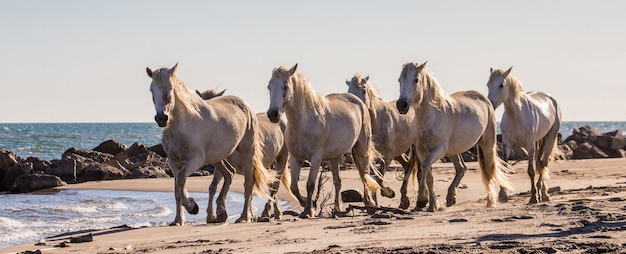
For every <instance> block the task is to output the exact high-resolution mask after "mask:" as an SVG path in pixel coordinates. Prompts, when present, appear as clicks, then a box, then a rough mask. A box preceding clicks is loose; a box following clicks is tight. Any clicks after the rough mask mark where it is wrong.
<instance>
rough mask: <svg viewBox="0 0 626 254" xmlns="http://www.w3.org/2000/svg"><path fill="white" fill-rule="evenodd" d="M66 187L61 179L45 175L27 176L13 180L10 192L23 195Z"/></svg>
mask: <svg viewBox="0 0 626 254" xmlns="http://www.w3.org/2000/svg"><path fill="white" fill-rule="evenodd" d="M63 185H66V183H65V182H63V180H61V178H59V177H57V176H53V175H46V174H27V175H21V176H19V177H17V179H15V182H14V183H13V186H12V187H11V192H14V193H25V192H32V191H37V190H43V189H48V188H54V187H58V186H63Z"/></svg>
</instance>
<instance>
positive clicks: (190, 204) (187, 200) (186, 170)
mask: <svg viewBox="0 0 626 254" xmlns="http://www.w3.org/2000/svg"><path fill="white" fill-rule="evenodd" d="M202 164H203V163H202V160H200V159H199V158H198V157H193V158H191V159H189V160H188V161H187V163H186V164H185V167H183V170H181V171H180V172H179V173H178V174H177V175H176V177H175V179H174V191H175V194H174V195H175V196H176V203H177V211H176V213H177V215H176V218H175V219H174V221H173V222H172V223H170V225H171V226H174V225H180V226H182V225H185V216H184V213H183V212H182V208H181V206H182V207H185V209H186V210H187V212H189V213H190V214H198V211H199V210H200V209H199V208H198V204H197V203H196V201H195V200H194V199H193V198H192V197H190V196H189V193H188V192H187V190H186V189H185V183H186V182H187V178H188V177H189V176H190V175H191V174H193V172H195V171H196V170H197V169H198V168H200V167H201V166H202ZM179 209H180V210H179Z"/></svg>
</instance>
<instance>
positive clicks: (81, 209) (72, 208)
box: [45, 205, 98, 213]
mask: <svg viewBox="0 0 626 254" xmlns="http://www.w3.org/2000/svg"><path fill="white" fill-rule="evenodd" d="M45 209H50V210H51V211H56V212H74V213H95V212H98V208H97V207H96V206H94V205H90V206H85V205H67V206H52V207H45Z"/></svg>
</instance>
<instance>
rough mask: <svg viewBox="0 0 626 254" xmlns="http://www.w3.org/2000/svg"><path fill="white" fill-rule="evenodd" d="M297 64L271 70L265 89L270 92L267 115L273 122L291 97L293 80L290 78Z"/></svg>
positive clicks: (277, 118)
mask: <svg viewBox="0 0 626 254" xmlns="http://www.w3.org/2000/svg"><path fill="white" fill-rule="evenodd" d="M297 68H298V64H295V65H294V66H293V67H291V68H289V69H288V68H287V67H286V66H281V67H278V68H276V69H274V70H273V71H272V78H271V79H270V81H269V83H268V85H267V89H268V90H269V92H270V107H269V109H268V110H267V117H268V118H269V119H270V121H271V122H273V123H278V122H279V121H280V117H281V116H282V114H283V112H284V110H285V106H286V104H287V103H289V102H290V101H291V99H292V98H293V81H294V79H293V78H292V77H293V76H294V74H295V73H296V69H297Z"/></svg>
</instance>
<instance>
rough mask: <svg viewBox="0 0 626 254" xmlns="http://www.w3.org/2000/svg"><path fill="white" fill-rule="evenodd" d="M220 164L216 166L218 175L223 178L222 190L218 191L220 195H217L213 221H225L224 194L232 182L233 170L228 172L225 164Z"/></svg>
mask: <svg viewBox="0 0 626 254" xmlns="http://www.w3.org/2000/svg"><path fill="white" fill-rule="evenodd" d="M220 164H221V166H220V167H218V168H217V169H218V171H220V175H221V176H222V177H223V178H224V184H223V185H222V190H221V191H220V195H218V196H217V202H216V204H217V218H216V219H215V221H213V222H218V223H221V222H225V221H226V219H228V212H227V211H226V195H227V194H228V190H229V189H230V185H231V183H232V182H233V174H234V173H235V172H230V171H229V170H228V169H227V168H226V166H225V165H224V164H222V163H220Z"/></svg>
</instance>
